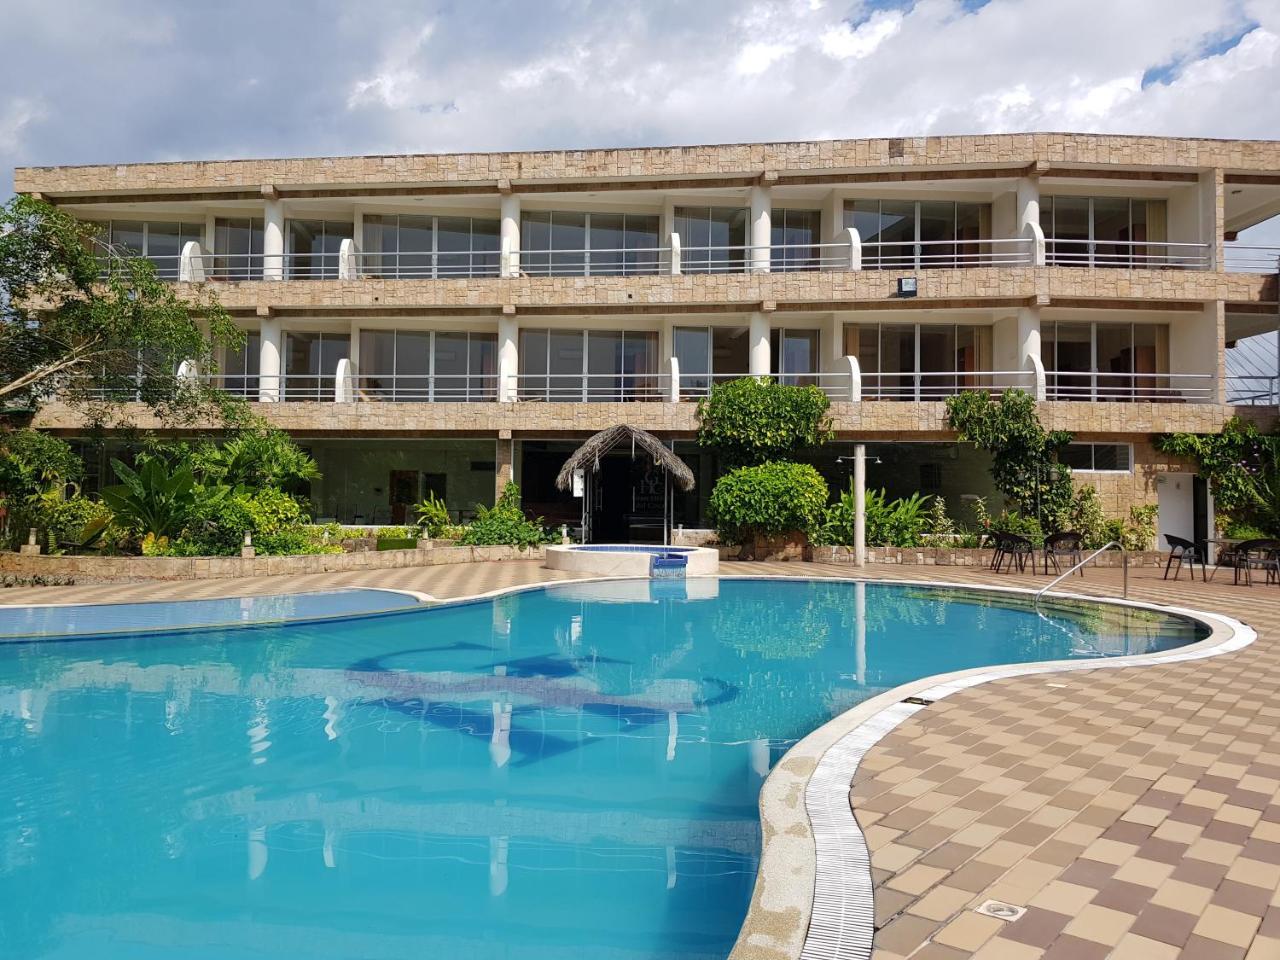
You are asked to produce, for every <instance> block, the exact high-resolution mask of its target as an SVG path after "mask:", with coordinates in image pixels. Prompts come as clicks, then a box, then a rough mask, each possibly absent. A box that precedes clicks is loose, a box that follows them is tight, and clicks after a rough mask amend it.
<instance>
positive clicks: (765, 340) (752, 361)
mask: <svg viewBox="0 0 1280 960" xmlns="http://www.w3.org/2000/svg"><path fill="white" fill-rule="evenodd" d="M747 346H748V349H749V350H750V353H749V354H748V358H749V359H748V369H747V373H749V374H751V376H753V377H767V376H769V374H770V372H771V367H772V362H771V360H772V358H771V357H770V356H769V318H768V317H766V316H765V315H764V314H763V313H759V312H757V313H753V314H751V321H750V324H749V325H748V327H747Z"/></svg>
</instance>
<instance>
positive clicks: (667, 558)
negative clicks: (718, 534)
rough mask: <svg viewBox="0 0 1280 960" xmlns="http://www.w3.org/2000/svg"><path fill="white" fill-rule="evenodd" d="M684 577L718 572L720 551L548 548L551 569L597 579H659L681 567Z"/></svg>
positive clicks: (644, 546)
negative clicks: (667, 572)
mask: <svg viewBox="0 0 1280 960" xmlns="http://www.w3.org/2000/svg"><path fill="white" fill-rule="evenodd" d="M680 560H683V561H684V563H683V567H684V570H683V575H684V576H686V577H710V576H715V575H716V574H717V573H719V572H720V551H718V550H714V549H712V548H710V547H664V546H660V545H658V544H637V543H591V544H567V545H561V546H553V547H547V566H548V567H549V568H550V569H552V570H564V571H567V572H569V573H582V574H589V575H591V576H599V577H648V576H662V575H663V572H665V571H664V568H665V570H671V569H673V568H678V567H679V566H680V564H679V561H680Z"/></svg>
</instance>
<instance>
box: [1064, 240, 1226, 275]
mask: <svg viewBox="0 0 1280 960" xmlns="http://www.w3.org/2000/svg"><path fill="white" fill-rule="evenodd" d="M1044 247H1045V262H1046V263H1047V264H1048V265H1049V266H1054V267H1129V268H1134V267H1142V268H1176V269H1181V270H1207V269H1208V268H1209V265H1210V264H1211V263H1212V257H1211V256H1210V253H1209V245H1208V244H1207V243H1169V242H1164V241H1162V242H1159V243H1155V242H1151V241H1132V240H1055V239H1049V238H1045V241H1044Z"/></svg>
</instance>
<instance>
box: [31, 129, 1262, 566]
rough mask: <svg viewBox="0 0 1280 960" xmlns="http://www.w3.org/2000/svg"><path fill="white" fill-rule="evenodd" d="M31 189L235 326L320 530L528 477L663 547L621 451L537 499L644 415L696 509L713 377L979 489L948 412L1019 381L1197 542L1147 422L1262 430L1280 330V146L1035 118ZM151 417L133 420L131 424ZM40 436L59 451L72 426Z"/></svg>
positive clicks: (371, 160) (660, 512)
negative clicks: (306, 457)
mask: <svg viewBox="0 0 1280 960" xmlns="http://www.w3.org/2000/svg"><path fill="white" fill-rule="evenodd" d="M15 189H16V190H17V191H18V192H23V193H30V194H35V195H39V196H41V197H43V198H44V199H45V200H48V201H50V202H52V203H55V204H57V205H58V206H60V207H62V208H64V209H66V210H68V211H70V212H71V213H73V214H74V215H75V216H77V217H79V218H82V219H85V220H92V221H95V222H98V223H100V224H102V229H103V231H104V232H105V234H106V235H107V236H108V237H109V238H110V240H111V242H112V243H113V244H115V245H117V246H119V247H122V248H128V249H130V250H133V251H135V252H137V253H139V254H141V255H143V256H146V257H148V258H150V259H151V260H153V261H154V262H155V263H156V265H157V268H158V270H159V272H160V273H161V274H162V275H163V276H165V277H168V278H170V279H172V281H173V282H174V283H175V284H176V285H177V286H178V288H179V289H180V290H187V289H190V285H192V284H198V283H204V284H208V285H210V286H211V287H212V288H213V289H214V290H215V291H216V293H217V295H218V297H219V298H220V299H221V302H222V303H223V304H224V306H225V307H226V308H227V309H228V310H230V312H231V313H232V315H233V316H234V317H235V318H236V321H237V323H239V324H240V325H241V326H242V327H243V328H244V330H245V332H246V334H247V337H246V342H245V346H244V348H243V349H242V350H239V351H235V352H233V353H231V354H230V355H228V356H226V357H224V358H223V361H222V364H221V366H220V368H219V370H217V371H216V372H212V371H205V372H204V375H210V376H213V377H215V380H216V383H217V384H218V385H220V386H221V387H222V388H224V389H226V390H228V391H231V392H233V393H236V394H239V395H242V396H244V397H247V398H248V399H250V400H251V401H253V402H254V404H255V407H256V408H257V409H258V410H259V411H260V412H261V413H263V414H264V415H265V416H266V417H267V418H268V419H269V420H270V421H271V422H273V423H275V424H276V425H278V426H280V427H282V428H284V429H286V430H288V431H290V432H291V433H292V434H294V435H295V436H297V438H298V439H299V441H300V442H301V443H302V444H303V445H305V446H306V447H307V448H308V449H309V450H310V451H311V453H312V454H313V455H314V456H315V458H316V460H317V461H318V462H319V465H320V468H321V470H322V471H323V474H324V476H323V479H322V480H320V481H318V482H317V483H316V484H315V485H314V488H313V490H312V500H313V502H314V504H315V507H316V512H317V515H318V516H319V517H323V518H333V519H337V520H339V521H341V522H345V523H366V524H373V523H398V522H403V521H404V520H405V519H406V518H411V512H410V510H409V508H410V505H411V504H412V503H414V502H416V501H418V500H419V499H421V498H422V496H423V495H425V493H427V492H428V491H432V492H435V493H436V494H438V495H440V496H443V497H444V499H445V500H446V502H447V503H448V505H449V507H450V509H451V510H452V511H454V513H455V514H456V515H458V516H459V517H462V518H465V517H466V516H467V515H468V513H469V512H470V511H471V510H472V509H473V508H474V504H475V503H477V502H481V503H489V502H492V500H493V497H494V494H495V490H498V489H500V488H501V487H502V485H503V484H504V483H505V482H506V481H507V480H509V479H513V478H514V479H515V480H517V481H518V482H519V483H520V484H521V487H522V491H523V495H524V499H525V505H526V507H527V508H529V509H532V510H534V511H536V512H538V513H540V514H542V515H543V516H545V517H546V518H548V520H550V521H554V522H570V523H574V524H576V523H578V522H579V521H580V520H581V519H582V517H583V514H584V512H585V513H587V514H589V515H590V516H591V518H592V523H591V531H592V536H593V538H594V539H598V540H610V541H618V540H631V539H634V540H643V539H654V538H656V537H660V536H661V530H662V526H663V518H664V513H665V509H664V508H665V503H664V488H663V485H662V479H661V475H660V474H656V473H655V472H654V471H651V470H649V469H647V465H646V464H645V463H644V462H643V460H642V459H637V460H633V459H632V458H631V456H630V451H616V453H615V455H613V456H610V457H607V458H605V460H604V461H603V462H602V464H601V471H600V474H599V482H598V483H596V484H595V485H594V486H593V487H592V489H591V490H590V492H589V496H588V500H589V502H588V503H585V504H584V503H583V501H582V500H580V499H574V498H573V497H571V496H569V495H567V494H564V493H561V492H559V491H557V490H556V489H555V487H554V484H553V480H554V477H555V475H556V473H557V471H558V470H559V468H560V466H561V464H562V463H563V462H564V460H565V458H566V457H567V455H568V454H569V453H570V452H571V451H572V450H573V449H574V448H575V447H576V446H577V444H578V443H580V442H581V440H582V439H583V438H585V437H586V436H588V435H590V434H591V433H594V432H595V431H598V430H601V429H603V428H605V427H608V426H611V425H614V424H618V423H627V424H631V425H632V426H636V427H640V428H642V429H644V430H647V431H650V432H651V433H653V434H655V435H656V436H658V437H660V438H662V439H663V440H664V441H668V442H670V443H671V444H672V445H673V448H674V450H675V451H676V452H677V453H678V454H679V455H680V456H682V457H683V458H684V459H685V460H686V461H687V462H688V463H689V464H690V466H691V467H692V468H693V470H694V472H695V475H696V476H697V478H698V481H699V483H698V486H697V488H696V489H695V490H694V491H693V492H691V493H689V494H678V495H676V497H675V502H674V505H673V506H672V507H671V508H670V509H671V510H672V511H673V517H672V522H674V523H675V524H677V525H681V526H683V527H685V528H699V527H702V526H705V525H706V516H705V514H706V510H705V505H706V497H707V494H708V493H709V490H710V487H711V485H712V483H713V482H714V478H715V475H716V469H717V465H716V464H715V462H714V458H713V457H711V456H710V455H709V454H707V453H706V452H705V451H700V450H699V449H698V447H697V445H696V443H695V442H694V440H693V437H694V433H695V430H696V425H697V402H696V401H697V400H698V398H699V397H702V396H704V395H705V394H706V393H707V391H708V389H709V388H710V386H711V385H712V384H713V383H716V382H719V381H723V380H727V379H731V378H734V377H741V376H746V375H759V374H770V375H773V376H776V377H778V378H780V379H781V380H782V381H784V382H787V383H806V384H807V383H812V384H816V385H818V386H819V387H821V388H822V389H823V390H825V391H826V392H827V393H828V394H829V395H830V397H831V399H832V401H833V402H832V408H831V410H832V416H833V425H834V428H835V431H836V435H837V439H836V441H835V442H834V443H833V444H831V445H829V446H828V447H827V448H824V449H823V450H822V451H821V452H820V453H819V455H818V462H819V465H820V468H821V469H822V470H823V471H824V473H825V474H826V475H827V476H828V479H829V481H830V482H831V483H832V484H833V485H840V486H844V485H845V484H847V483H848V475H849V469H848V464H847V461H846V460H845V459H843V458H844V457H845V456H846V455H847V454H849V452H850V451H851V448H852V444H853V442H855V441H857V442H861V443H865V444H867V450H868V457H869V465H868V483H869V484H870V485H871V486H872V487H885V488H887V490H888V491H889V493H890V495H898V494H906V493H910V492H912V491H915V490H919V491H921V492H922V493H926V494H940V495H943V496H945V497H946V499H947V502H948V506H949V509H950V511H951V513H952V514H953V515H955V516H957V517H960V518H966V512H965V504H966V502H968V501H969V500H971V499H972V498H974V497H978V496H986V497H989V496H992V495H993V491H992V489H991V483H990V479H989V476H988V473H987V465H986V462H985V460H984V458H983V455H981V454H980V453H979V452H978V451H976V450H974V449H972V448H970V447H967V446H962V445H958V444H956V443H955V440H954V434H952V433H951V432H950V431H948V429H947V424H946V419H945V408H944V403H943V401H944V399H945V398H946V397H947V396H949V395H951V394H954V393H956V392H959V391H962V390H966V389H983V390H991V391H998V390H1003V389H1007V388H1011V387H1018V388H1021V389H1023V390H1026V391H1028V392H1030V393H1032V394H1034V395H1035V397H1036V398H1037V400H1038V401H1039V408H1040V414H1041V419H1042V420H1043V421H1044V422H1045V424H1046V425H1047V426H1049V427H1051V428H1060V429H1066V430H1071V431H1073V432H1074V433H1075V435H1076V442H1075V443H1074V444H1073V445H1072V446H1071V447H1070V448H1068V451H1067V459H1068V460H1069V462H1070V464H1071V466H1072V468H1073V470H1074V471H1075V472H1076V476H1077V480H1078V481H1080V482H1087V483H1091V484H1093V485H1094V486H1096V487H1097V488H1098V490H1099V492H1100V494H1101V495H1102V499H1103V505H1104V507H1105V509H1106V510H1107V512H1108V514H1109V515H1122V514H1124V513H1125V512H1126V511H1127V509H1128V507H1129V505H1131V504H1135V503H1158V504H1159V506H1160V514H1159V525H1160V531H1161V532H1162V533H1176V534H1181V535H1183V536H1191V535H1204V534H1205V533H1206V528H1207V524H1208V523H1209V522H1210V520H1209V518H1210V517H1211V504H1210V503H1209V501H1208V498H1207V495H1206V492H1205V489H1204V484H1203V483H1202V482H1200V481H1199V479H1198V478H1196V477H1195V476H1194V469H1193V467H1192V466H1191V465H1189V464H1186V463H1181V462H1177V461H1174V460H1170V459H1168V458H1166V457H1164V456H1162V455H1161V454H1159V453H1157V452H1156V451H1155V449H1154V447H1153V445H1152V439H1153V437H1154V435H1156V434H1158V433H1161V432H1165V431H1216V430H1218V429H1219V428H1220V427H1221V426H1222V424H1223V422H1224V421H1225V420H1226V419H1227V418H1228V417H1230V416H1232V415H1233V413H1240V412H1243V413H1245V414H1247V415H1250V416H1255V417H1263V418H1268V417H1273V416H1274V415H1275V412H1276V411H1275V404H1276V395H1277V383H1276V381H1275V379H1274V378H1271V377H1259V378H1253V379H1249V380H1245V379H1243V378H1229V377H1228V376H1227V374H1226V363H1225V356H1226V351H1227V350H1228V349H1229V348H1230V346H1231V345H1232V344H1233V343H1234V342H1235V341H1237V340H1239V339H1242V338H1244V337H1248V336H1251V335H1253V334H1257V333H1261V332H1266V331H1270V330H1274V329H1276V328H1277V324H1278V318H1280V305H1278V304H1277V299H1278V297H1277V262H1278V260H1277V258H1278V257H1280V249H1265V248H1257V247H1248V246H1247V245H1245V244H1242V243H1241V242H1239V241H1236V239H1235V238H1236V235H1237V233H1238V232H1240V231H1243V230H1245V229H1247V228H1249V227H1251V226H1254V225H1255V224H1257V223H1260V222H1261V221H1264V220H1266V219H1268V218H1270V217H1273V216H1275V215H1276V214H1280V143H1276V142H1258V141H1222V140H1198V139H1166V138H1153V137H1130V136H1094V135H1078V134H1019V135H992V136H957V137H928V138H910V139H880V140H836V141H821V142H804V143H761V144H729V145H720V146H694V147H663V148H641V149H625V150H571V151H544V152H529V153H491V154H423V155H410V156H360V157H336V158H325V159H282V160H229V161H211V162H179V163H144V164H123V165H103V166H78V167H27V168H20V169H18V170H17V171H16V174H15ZM135 414H136V416H135V419H136V421H137V422H138V423H139V425H141V426H147V425H148V424H149V421H148V414H147V413H146V411H145V410H143V409H141V408H140V409H139V410H137V411H135ZM36 425H37V426H40V427H43V428H47V429H51V430H55V431H58V432H60V433H63V434H65V435H67V436H69V437H75V436H77V435H79V434H80V433H81V432H82V430H83V427H82V424H81V422H80V418H79V416H78V415H77V414H76V413H75V411H73V410H71V409H69V408H66V407H63V406H60V405H59V404H56V403H55V404H51V405H49V406H46V407H45V408H43V409H42V410H41V411H40V413H39V414H38V416H37V419H36Z"/></svg>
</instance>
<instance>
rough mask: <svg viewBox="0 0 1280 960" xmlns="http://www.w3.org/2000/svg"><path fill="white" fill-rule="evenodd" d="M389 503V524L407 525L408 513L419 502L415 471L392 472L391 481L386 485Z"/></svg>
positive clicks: (416, 473) (416, 472)
mask: <svg viewBox="0 0 1280 960" xmlns="http://www.w3.org/2000/svg"><path fill="white" fill-rule="evenodd" d="M387 489H388V491H389V497H388V499H389V500H390V503H391V522H392V523H394V524H404V523H407V522H408V521H407V518H408V516H409V511H410V510H411V509H412V508H413V505H414V504H416V503H417V502H418V500H419V497H418V471H417V470H392V471H391V481H390V483H388V484H387Z"/></svg>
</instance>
